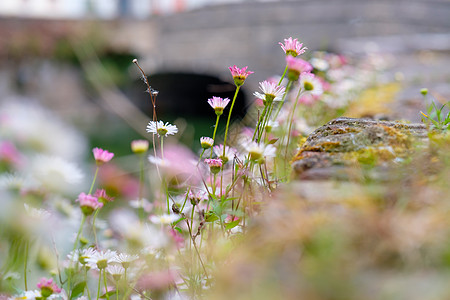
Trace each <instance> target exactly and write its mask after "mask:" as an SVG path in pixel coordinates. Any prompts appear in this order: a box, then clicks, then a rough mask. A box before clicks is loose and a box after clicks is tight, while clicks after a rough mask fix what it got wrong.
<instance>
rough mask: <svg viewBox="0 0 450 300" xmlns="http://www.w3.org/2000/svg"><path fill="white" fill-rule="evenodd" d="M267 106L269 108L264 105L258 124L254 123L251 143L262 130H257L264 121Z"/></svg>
mask: <svg viewBox="0 0 450 300" xmlns="http://www.w3.org/2000/svg"><path fill="white" fill-rule="evenodd" d="M268 106H269V105H264V109H263V112H262V113H261V115H260V116H259V119H258V123H256V127H255V131H254V132H253V136H252V141H253V140H254V139H255V137H256V134H258V135H259V132H260V131H261V130H262V129H259V128H260V127H261V122H263V120H264V119H265V117H266V114H267V107H268Z"/></svg>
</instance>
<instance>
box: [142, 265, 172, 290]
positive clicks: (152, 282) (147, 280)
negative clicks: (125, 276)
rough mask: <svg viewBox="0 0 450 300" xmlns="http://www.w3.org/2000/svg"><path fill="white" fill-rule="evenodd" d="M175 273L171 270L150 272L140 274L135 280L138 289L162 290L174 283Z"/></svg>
mask: <svg viewBox="0 0 450 300" xmlns="http://www.w3.org/2000/svg"><path fill="white" fill-rule="evenodd" d="M176 279H177V276H176V273H175V272H174V271H172V270H165V271H158V272H151V273H147V274H145V275H143V276H141V277H140V278H139V280H138V282H137V288H138V289H140V290H152V291H162V290H167V289H169V288H170V287H171V286H173V285H174V284H175V281H176Z"/></svg>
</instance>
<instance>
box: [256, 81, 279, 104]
mask: <svg viewBox="0 0 450 300" xmlns="http://www.w3.org/2000/svg"><path fill="white" fill-rule="evenodd" d="M259 88H260V89H261V91H262V92H263V94H261V93H259V92H254V93H253V95H254V96H255V97H257V98H259V99H261V100H263V102H264V104H266V103H272V101H281V100H282V99H283V95H284V92H285V87H284V86H279V85H277V84H276V83H275V82H271V81H267V80H265V81H263V82H260V83H259Z"/></svg>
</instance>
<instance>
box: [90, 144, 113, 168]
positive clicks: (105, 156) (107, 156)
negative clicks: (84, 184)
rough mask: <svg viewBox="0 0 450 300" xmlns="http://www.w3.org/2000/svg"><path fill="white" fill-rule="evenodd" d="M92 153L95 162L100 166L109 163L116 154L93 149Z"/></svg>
mask: <svg viewBox="0 0 450 300" xmlns="http://www.w3.org/2000/svg"><path fill="white" fill-rule="evenodd" d="M92 153H94V158H95V162H96V163H97V165H98V166H100V165H102V164H104V163H107V162H108V161H110V160H111V159H112V158H113V157H114V153H111V152H109V151H107V150H103V149H101V148H94V149H92Z"/></svg>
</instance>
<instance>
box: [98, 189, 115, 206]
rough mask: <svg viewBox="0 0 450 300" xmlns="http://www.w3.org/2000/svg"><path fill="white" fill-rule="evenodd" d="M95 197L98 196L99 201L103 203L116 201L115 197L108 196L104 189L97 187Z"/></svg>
mask: <svg viewBox="0 0 450 300" xmlns="http://www.w3.org/2000/svg"><path fill="white" fill-rule="evenodd" d="M94 197H97V198H98V201H100V202H101V203H103V204H106V203H108V202H112V201H114V197H110V196H108V195H107V194H106V191H105V190H104V189H97V190H96V191H95V193H94Z"/></svg>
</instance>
